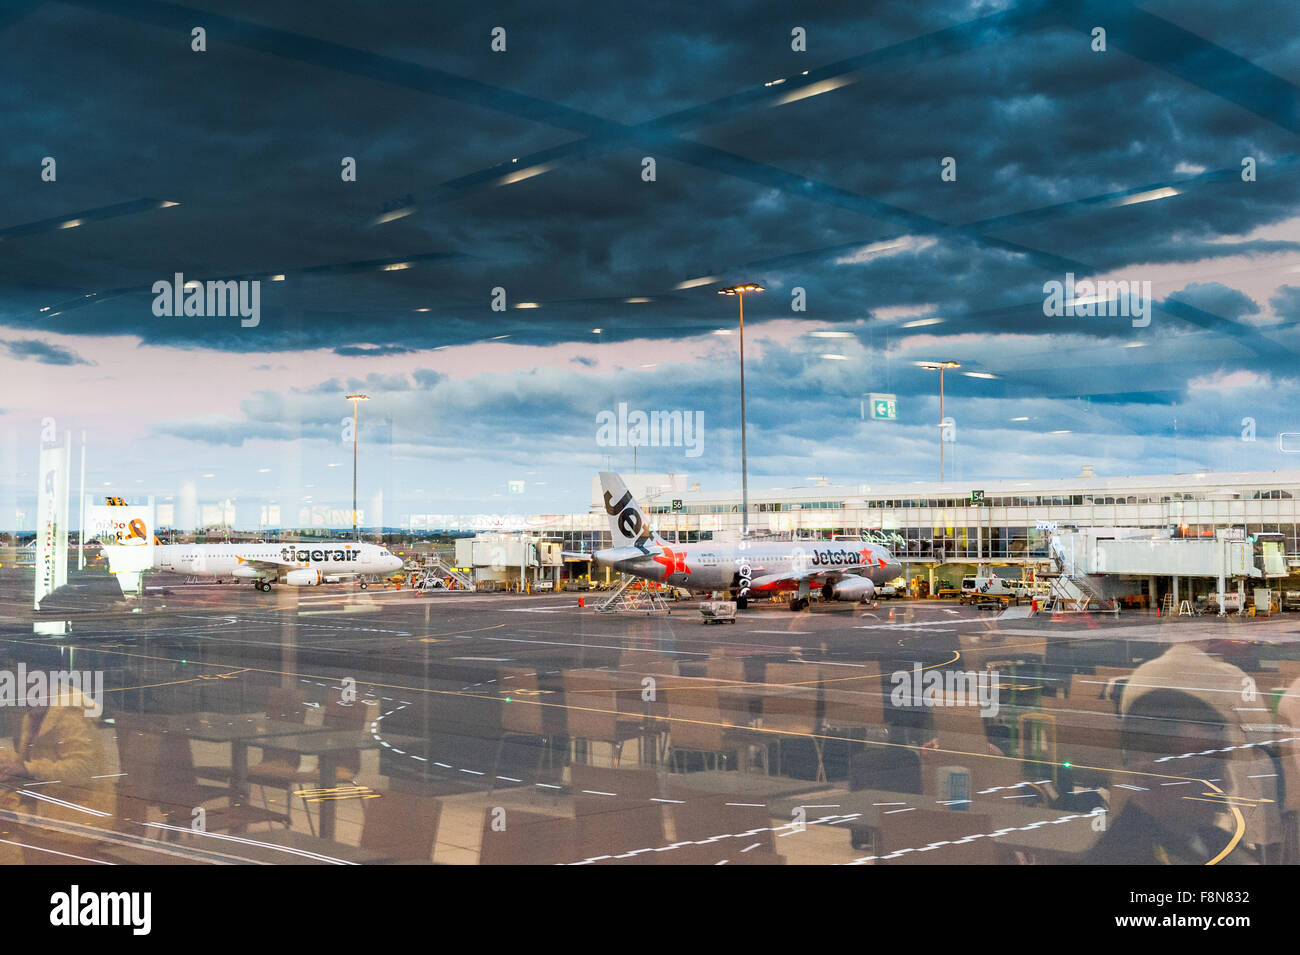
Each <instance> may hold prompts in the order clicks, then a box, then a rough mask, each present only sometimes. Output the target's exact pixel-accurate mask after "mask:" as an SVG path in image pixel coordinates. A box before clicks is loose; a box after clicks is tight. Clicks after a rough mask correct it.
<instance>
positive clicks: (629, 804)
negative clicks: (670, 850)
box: [571, 765, 665, 865]
mask: <svg viewBox="0 0 1300 955" xmlns="http://www.w3.org/2000/svg"><path fill="white" fill-rule="evenodd" d="M571 773H572V785H573V809H574V814H575V815H576V816H577V820H578V852H579V854H580V856H581V857H582V858H584V859H591V858H595V857H597V856H617V855H618V854H620V853H626V852H631V851H633V850H636V849H654V848H657V847H659V846H662V845H664V844H665V839H664V822H663V804H662V803H659V802H655V801H654V800H655V798H656V797H658V795H659V777H658V776H657V774H656V773H655V772H653V771H652V770H635V769H634V770H629V769H605V768H602V767H598V766H582V765H574V766H573V767H572V768H571ZM660 855H662V853H656V852H641V853H638V854H637V855H635V856H632V857H630V858H626V859H618V858H612V859H602V860H601V861H602V862H606V863H632V864H638V865H647V864H650V865H653V864H655V863H656V862H658V861H659V856H660Z"/></svg>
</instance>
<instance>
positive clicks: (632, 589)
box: [596, 574, 669, 614]
mask: <svg viewBox="0 0 1300 955" xmlns="http://www.w3.org/2000/svg"><path fill="white" fill-rule="evenodd" d="M644 584H645V581H643V580H642V579H641V578H639V577H631V576H629V575H627V574H623V575H622V583H620V584H619V585H618V588H617V589H616V590H615V591H614V592H613V593H612V594H610V595H609V597H607V598H606V599H605V600H603V601H602V602H601V603H599V604H597V605H596V612H597V613H640V614H667V613H669V610H668V601H666V600H665V599H664V597H663V594H661V593H659V592H658V591H656V590H648V589H646V587H645V586H644Z"/></svg>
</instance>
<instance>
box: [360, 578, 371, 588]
mask: <svg viewBox="0 0 1300 955" xmlns="http://www.w3.org/2000/svg"><path fill="white" fill-rule="evenodd" d="M369 586H370V585H369V584H368V583H366V582H365V581H364V580H363V581H361V589H362V590H365V589H366V588H367V587H369Z"/></svg>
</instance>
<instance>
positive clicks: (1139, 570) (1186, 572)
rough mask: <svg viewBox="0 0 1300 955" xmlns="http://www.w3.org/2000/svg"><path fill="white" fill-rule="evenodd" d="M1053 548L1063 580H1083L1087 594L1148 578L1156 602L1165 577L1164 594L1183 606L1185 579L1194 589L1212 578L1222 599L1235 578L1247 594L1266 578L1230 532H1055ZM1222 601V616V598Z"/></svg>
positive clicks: (1245, 544) (1247, 545) (1248, 548)
mask: <svg viewBox="0 0 1300 955" xmlns="http://www.w3.org/2000/svg"><path fill="white" fill-rule="evenodd" d="M1050 548H1051V551H1050V552H1051V555H1052V560H1053V562H1054V563H1055V564H1056V565H1057V568H1058V570H1059V573H1060V574H1061V576H1063V577H1068V578H1073V579H1075V580H1077V581H1080V582H1082V583H1083V584H1084V585H1085V586H1082V587H1081V588H1080V589H1081V590H1083V591H1085V592H1089V593H1096V594H1099V595H1110V596H1114V595H1118V594H1120V593H1122V592H1124V590H1125V586H1126V585H1125V584H1124V582H1123V581H1122V580H1121V578H1124V577H1129V578H1146V579H1147V580H1148V581H1149V585H1148V586H1149V595H1150V597H1151V599H1152V603H1154V602H1155V598H1156V595H1157V591H1158V589H1160V588H1159V581H1160V579H1161V578H1169V580H1170V586H1168V587H1166V588H1164V590H1165V591H1166V592H1168V591H1172V594H1173V597H1174V602H1175V603H1176V604H1177V603H1178V602H1179V591H1180V589H1181V588H1180V581H1181V579H1182V578H1189V590H1190V580H1191V579H1196V578H1201V579H1203V580H1204V579H1212V580H1214V581H1215V582H1216V584H1217V587H1216V588H1215V589H1214V591H1213V592H1214V593H1215V594H1218V595H1222V594H1224V592H1225V591H1226V589H1227V582H1228V579H1229V578H1233V579H1235V580H1236V581H1237V590H1238V591H1239V592H1241V591H1244V589H1245V582H1246V580H1247V579H1248V578H1252V577H1254V578H1260V577H1263V576H1264V573H1263V571H1262V570H1261V569H1260V568H1259V567H1257V566H1256V565H1255V563H1254V557H1253V552H1254V548H1253V545H1252V544H1251V543H1250V542H1248V541H1244V540H1238V539H1233V538H1232V537H1231V536H1229V535H1227V534H1221V535H1220V536H1217V537H1213V538H1191V539H1184V538H1172V537H1168V536H1153V535H1152V532H1151V531H1150V530H1149V529H1137V528H1084V529H1079V530H1070V531H1057V532H1054V533H1053V534H1052V538H1051V544H1050ZM1218 603H1219V613H1220V614H1221V615H1222V614H1223V613H1224V612H1225V606H1224V600H1223V599H1222V596H1220V599H1219V600H1218ZM1243 604H1244V601H1243Z"/></svg>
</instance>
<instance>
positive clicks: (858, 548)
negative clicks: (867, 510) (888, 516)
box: [565, 471, 903, 611]
mask: <svg viewBox="0 0 1300 955" xmlns="http://www.w3.org/2000/svg"><path fill="white" fill-rule="evenodd" d="M600 484H601V490H602V491H603V492H604V504H605V513H606V514H608V515H609V529H610V535H611V538H612V542H613V546H612V547H609V548H605V549H602V550H598V551H595V552H594V553H589V554H575V553H566V554H565V556H566V557H585V558H589V559H591V560H592V561H594V562H595V563H596V565H597V566H600V567H609V568H611V569H612V570H615V571H618V572H619V573H624V574H631V575H633V576H635V577H642V578H644V579H646V580H654V581H658V582H661V583H665V584H669V585H671V586H673V587H681V588H683V589H685V590H701V591H705V590H708V591H713V590H722V591H730V593H731V595H732V597H733V598H734V599H735V601H736V606H737V608H739V609H743V608H744V607H745V606H746V605H747V604H748V602H749V600H750V599H751V598H753V597H757V596H767V595H769V594H772V593H776V592H783V591H789V592H791V593H792V594H793V596H792V597H791V600H790V609H791V610H795V611H799V610H806V609H807V608H808V606H809V604H810V602H811V601H812V600H813V598H814V596H817V597H819V598H820V599H822V600H845V601H868V600H871V599H872V598H873V597H874V596H875V593H876V585H877V584H883V583H886V582H887V581H890V580H893V579H894V578H896V577H898V576H900V575H901V574H902V573H903V566H902V564H900V563H899V562H898V561H897V560H895V559H894V557H893V556H892V555H891V554H890V553H889V551H888V550H886V549H885V548H884V547H882V546H880V545H879V544H870V543H867V542H864V541H754V542H747V541H739V542H736V543H725V542H719V541H705V542H702V543H699V544H669V543H667V542H666V541H664V540H663V539H662V538H660V536H659V535H658V534H657V533H655V532H654V531H653V530H652V529H651V528H650V525H649V522H648V521H647V520H646V517H645V512H644V511H642V510H641V507H640V506H639V505H638V504H637V502H636V501H635V500H633V498H632V492H631V491H629V490H628V489H627V486H626V485H625V484H624V483H623V479H622V478H621V477H619V476H618V475H617V474H615V473H614V472H612V471H601V472H600Z"/></svg>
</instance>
